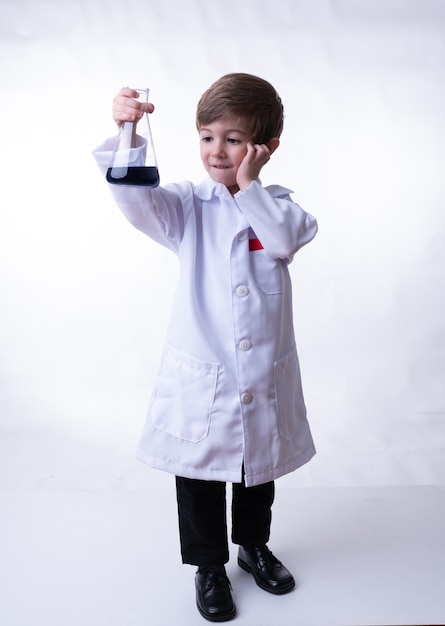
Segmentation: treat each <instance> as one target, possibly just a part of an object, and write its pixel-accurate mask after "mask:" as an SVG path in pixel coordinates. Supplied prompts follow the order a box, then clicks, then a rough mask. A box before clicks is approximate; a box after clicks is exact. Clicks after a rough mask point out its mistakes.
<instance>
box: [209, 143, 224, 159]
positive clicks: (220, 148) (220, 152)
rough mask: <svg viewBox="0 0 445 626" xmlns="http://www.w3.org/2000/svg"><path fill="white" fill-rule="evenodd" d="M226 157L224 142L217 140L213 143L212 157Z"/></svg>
mask: <svg viewBox="0 0 445 626" xmlns="http://www.w3.org/2000/svg"><path fill="white" fill-rule="evenodd" d="M224 155H225V151H224V142H223V141H221V140H219V139H215V140H214V141H213V142H212V156H214V157H221V156H224Z"/></svg>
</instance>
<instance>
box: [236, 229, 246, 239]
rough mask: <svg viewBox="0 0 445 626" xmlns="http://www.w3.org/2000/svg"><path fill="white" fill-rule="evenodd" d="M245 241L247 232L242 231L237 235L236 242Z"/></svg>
mask: <svg viewBox="0 0 445 626" xmlns="http://www.w3.org/2000/svg"><path fill="white" fill-rule="evenodd" d="M246 239H247V230H243V231H242V232H241V233H240V234H239V235H238V241H246Z"/></svg>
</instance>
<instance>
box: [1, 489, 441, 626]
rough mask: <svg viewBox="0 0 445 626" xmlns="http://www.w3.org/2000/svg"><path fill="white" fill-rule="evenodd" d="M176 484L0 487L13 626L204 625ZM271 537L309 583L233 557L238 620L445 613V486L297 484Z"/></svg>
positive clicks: (4, 600) (7, 606)
mask: <svg viewBox="0 0 445 626" xmlns="http://www.w3.org/2000/svg"><path fill="white" fill-rule="evenodd" d="M174 497H175V496H174V491H173V485H172V486H171V488H170V487H168V488H167V489H162V490H161V489H156V490H154V491H153V493H150V492H149V491H134V490H126V491H116V490H114V491H87V492H78V491H71V492H65V491H57V490H54V491H44V490H42V491H39V490H29V491H25V490H14V491H7V490H6V491H3V492H1V493H0V498H1V504H0V507H1V513H0V516H1V517H0V550H1V552H0V624H1V625H2V626H173V625H174V626H179V625H182V624H183V625H184V626H195V625H196V626H203V624H206V623H208V622H206V621H205V620H204V619H203V618H202V617H201V616H200V615H199V614H198V612H197V610H196V606H195V598H194V568H193V567H191V566H185V565H182V564H181V563H180V558H179V556H178V554H179V550H178V540H177V529H176V510H175V499H174ZM270 547H271V548H272V550H273V551H274V553H275V554H276V555H277V556H278V557H279V558H281V559H282V560H283V561H284V562H285V564H286V565H287V566H288V567H289V569H291V570H292V571H293V573H294V575H295V577H296V579H297V589H296V590H295V591H294V592H292V593H291V594H289V595H287V596H281V597H275V596H273V595H271V594H268V593H266V592H264V591H262V590H260V589H259V588H258V587H256V585H255V584H254V582H253V579H252V578H251V576H249V575H248V574H246V573H245V572H243V571H242V570H241V569H240V568H239V567H238V566H237V564H236V550H235V547H233V550H232V556H231V561H230V563H229V564H228V566H227V570H228V574H229V577H230V579H231V582H232V586H233V589H234V597H235V601H236V604H237V607H238V615H237V618H236V619H235V620H234V621H233V622H232V623H233V624H237V625H239V626H300V625H301V626H337V625H340V626H365V625H366V626H368V625H373V626H376V625H388V626H389V625H408V624H409V625H414V624H421V625H433V624H434V625H436V624H445V487H413V488H408V487H406V488H365V489H358V488H343V489H333V488H332V489H309V488H308V489H307V488H303V489H301V488H300V489H289V488H287V487H280V485H279V482H278V484H277V500H276V505H275V507H274V522H273V534H272V538H271V541H270Z"/></svg>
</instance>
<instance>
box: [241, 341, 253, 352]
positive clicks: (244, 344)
mask: <svg viewBox="0 0 445 626" xmlns="http://www.w3.org/2000/svg"><path fill="white" fill-rule="evenodd" d="M239 347H240V348H241V350H250V348H251V347H252V343H251V342H250V341H249V340H248V339H241V341H240V342H239Z"/></svg>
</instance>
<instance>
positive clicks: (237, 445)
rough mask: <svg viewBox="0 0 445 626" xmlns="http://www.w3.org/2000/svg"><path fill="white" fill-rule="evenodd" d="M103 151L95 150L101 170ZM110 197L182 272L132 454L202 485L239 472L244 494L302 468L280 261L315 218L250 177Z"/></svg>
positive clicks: (301, 410) (284, 192)
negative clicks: (234, 189) (230, 186)
mask: <svg viewBox="0 0 445 626" xmlns="http://www.w3.org/2000/svg"><path fill="white" fill-rule="evenodd" d="M110 147H111V143H108V144H107V143H106V144H104V145H103V146H101V147H99V148H98V149H97V150H96V151H95V152H94V155H95V157H96V160H97V162H98V164H99V165H100V166H101V168H102V170H103V171H104V170H105V169H106V165H107V164H108V163H109V160H110V152H109V149H110ZM110 190H111V192H112V193H113V196H114V199H115V201H116V203H117V205H118V207H119V208H120V210H121V211H122V213H123V214H124V215H125V217H126V218H127V219H128V220H129V221H130V222H131V223H132V224H133V225H134V226H135V227H136V228H138V229H139V230H141V231H142V232H144V233H146V234H147V235H148V236H149V237H151V238H152V239H154V240H155V241H157V242H158V243H160V244H162V245H163V246H165V247H167V248H169V249H170V250H171V251H172V252H174V253H175V254H176V255H177V257H178V260H179V264H180V278H179V283H178V286H177V290H176V296H175V300H174V305H173V312H172V316H171V321H170V324H169V328H168V332H167V338H166V345H165V349H164V353H163V356H162V360H161V364H160V368H159V373H158V377H157V381H156V384H155V385H154V389H153V392H152V397H151V401H150V404H149V408H148V415H147V420H146V424H145V428H144V431H143V434H142V438H141V441H140V445H139V448H138V454H137V456H138V458H139V459H140V460H142V461H144V462H146V463H147V464H149V465H150V466H152V467H156V468H158V469H161V470H165V471H168V472H171V473H173V474H176V475H178V476H185V477H188V478H199V479H203V480H219V481H227V482H240V481H241V479H242V472H243V471H244V475H245V482H246V485H247V486H252V485H257V484H261V483H264V482H267V481H270V480H274V479H276V478H278V477H279V476H282V475H284V474H286V473H288V472H291V471H293V470H295V469H296V468H298V467H300V466H301V465H303V464H304V463H306V462H307V461H309V460H310V459H311V458H312V456H313V455H314V454H315V448H314V444H313V440H312V436H311V432H310V429H309V425H308V422H307V418H306V408H305V404H304V399H303V393H302V388H301V379H300V369H299V362H298V356H297V351H296V345H295V337H294V328H293V318H292V291H291V281H290V276H289V271H288V264H289V263H290V261H291V260H292V258H293V255H294V253H295V252H296V251H297V250H298V249H299V248H301V247H302V246H303V245H305V244H306V243H308V242H309V241H311V239H312V238H313V237H314V236H315V234H316V232H317V223H316V220H315V218H314V217H312V216H311V215H309V214H308V213H306V212H305V211H303V209H301V207H300V206H298V205H297V204H295V203H294V202H293V201H292V200H291V198H290V196H289V190H288V189H285V188H283V187H279V186H272V187H268V188H265V189H264V188H263V187H262V186H261V184H260V182H259V181H255V182H253V183H251V185H250V186H249V188H248V189H246V190H245V191H242V192H241V191H240V192H238V193H237V194H235V196H234V197H232V196H231V195H230V193H229V191H228V190H227V188H226V187H225V186H224V185H221V184H219V183H215V182H214V181H212V180H211V179H210V178H207V179H206V180H205V181H204V182H203V183H201V184H200V185H198V186H194V185H193V184H192V183H189V182H183V183H181V184H170V185H166V186H164V187H158V188H157V189H153V190H147V189H143V188H132V187H123V186H115V185H110ZM251 240H254V241H253V242H252V241H251ZM261 246H262V248H261Z"/></svg>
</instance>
